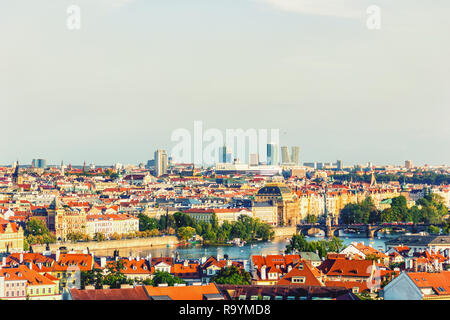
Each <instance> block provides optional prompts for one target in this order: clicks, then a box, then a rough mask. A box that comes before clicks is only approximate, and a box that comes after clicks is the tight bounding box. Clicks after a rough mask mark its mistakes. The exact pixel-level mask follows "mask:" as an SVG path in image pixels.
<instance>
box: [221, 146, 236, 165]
mask: <svg viewBox="0 0 450 320" xmlns="http://www.w3.org/2000/svg"><path fill="white" fill-rule="evenodd" d="M219 162H220V163H232V162H233V152H232V150H231V148H229V147H227V146H223V147H220V149H219Z"/></svg>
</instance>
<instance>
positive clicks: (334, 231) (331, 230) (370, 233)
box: [297, 224, 430, 238]
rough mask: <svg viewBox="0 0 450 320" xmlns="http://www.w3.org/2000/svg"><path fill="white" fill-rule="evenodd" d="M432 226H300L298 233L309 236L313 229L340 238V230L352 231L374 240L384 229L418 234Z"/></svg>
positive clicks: (298, 226) (327, 235)
mask: <svg viewBox="0 0 450 320" xmlns="http://www.w3.org/2000/svg"><path fill="white" fill-rule="evenodd" d="M429 226H430V224H397V225H394V224H388V225H383V224H339V225H325V224H299V225H297V232H298V233H300V234H304V235H307V234H308V231H309V230H311V229H319V230H322V231H323V232H325V236H326V237H332V236H338V235H339V231H340V230H352V231H355V232H360V233H364V234H365V235H366V236H367V237H368V238H373V237H374V236H375V235H376V234H377V233H378V232H379V231H381V230H383V229H388V228H389V229H393V230H397V231H404V232H411V233H417V232H422V231H426V230H427V228H428V227H429Z"/></svg>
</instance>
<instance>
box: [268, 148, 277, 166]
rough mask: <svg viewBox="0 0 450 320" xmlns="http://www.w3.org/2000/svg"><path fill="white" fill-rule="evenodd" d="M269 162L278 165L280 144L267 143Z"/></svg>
mask: <svg viewBox="0 0 450 320" xmlns="http://www.w3.org/2000/svg"><path fill="white" fill-rule="evenodd" d="M267 164H268V165H272V166H276V165H278V145H277V144H275V143H268V144H267Z"/></svg>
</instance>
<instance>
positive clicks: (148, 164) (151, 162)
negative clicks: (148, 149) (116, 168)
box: [121, 159, 155, 169]
mask: <svg viewBox="0 0 450 320" xmlns="http://www.w3.org/2000/svg"><path fill="white" fill-rule="evenodd" d="M154 166H155V160H154V159H153V160H148V161H147V169H151V168H152V167H154ZM121 169H122V168H121Z"/></svg>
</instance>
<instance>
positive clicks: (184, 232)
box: [178, 227, 195, 240]
mask: <svg viewBox="0 0 450 320" xmlns="http://www.w3.org/2000/svg"><path fill="white" fill-rule="evenodd" d="M194 235H195V229H194V228H192V227H181V228H179V229H178V237H179V238H180V239H183V240H189V239H191V238H192V237H193V236H194Z"/></svg>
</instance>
